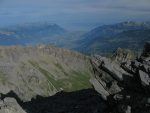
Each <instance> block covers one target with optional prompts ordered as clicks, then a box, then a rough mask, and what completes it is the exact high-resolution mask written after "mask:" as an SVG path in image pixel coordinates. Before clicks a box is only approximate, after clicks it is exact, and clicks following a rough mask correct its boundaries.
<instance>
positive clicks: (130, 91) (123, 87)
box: [90, 42, 150, 113]
mask: <svg viewBox="0 0 150 113" xmlns="http://www.w3.org/2000/svg"><path fill="white" fill-rule="evenodd" d="M117 54H119V53H117ZM120 55H122V53H121V54H120ZM119 61H121V60H120V59H119ZM91 63H92V65H93V72H94V77H92V78H91V80H90V81H91V83H92V84H93V87H94V88H95V89H96V90H97V92H99V93H100V94H101V97H102V98H103V99H105V100H106V101H107V102H108V108H109V109H110V111H109V113H150V43H149V42H147V43H146V44H145V48H144V50H143V53H142V54H141V56H140V58H136V59H135V60H133V61H128V60H122V62H119V63H118V62H116V61H112V60H111V59H109V58H105V57H101V56H98V55H94V56H92V57H91Z"/></svg>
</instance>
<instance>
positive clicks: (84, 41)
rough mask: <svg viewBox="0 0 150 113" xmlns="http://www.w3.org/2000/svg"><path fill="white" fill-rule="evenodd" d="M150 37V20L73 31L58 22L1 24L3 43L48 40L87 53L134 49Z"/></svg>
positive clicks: (1, 41) (37, 42)
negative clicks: (86, 30) (3, 26)
mask: <svg viewBox="0 0 150 113" xmlns="http://www.w3.org/2000/svg"><path fill="white" fill-rule="evenodd" d="M149 40H150V22H132V21H130V22H122V23H117V24H113V25H103V26H99V27H97V28H95V29H93V30H91V31H89V32H82V31H75V32H70V31H68V30H66V29H64V28H63V27H61V26H59V25H57V24H51V23H29V24H21V25H16V26H10V27H6V28H0V45H35V44H41V43H46V44H50V45H55V46H58V47H63V48H69V49H73V50H77V51H80V52H82V53H86V54H93V53H97V54H104V53H106V54H107V53H108V54H109V53H112V52H113V51H114V50H116V49H117V48H118V47H121V48H129V49H132V50H134V51H137V50H138V49H141V48H142V47H143V45H144V42H145V41H149Z"/></svg>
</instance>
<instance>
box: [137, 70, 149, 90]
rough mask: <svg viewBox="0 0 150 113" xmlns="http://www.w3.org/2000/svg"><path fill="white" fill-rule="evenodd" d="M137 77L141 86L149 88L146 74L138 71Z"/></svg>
mask: <svg viewBox="0 0 150 113" xmlns="http://www.w3.org/2000/svg"><path fill="white" fill-rule="evenodd" d="M139 77H140V80H141V84H142V85H143V86H144V87H146V86H149V85H150V77H149V75H148V74H147V73H145V72H143V71H141V70H139Z"/></svg>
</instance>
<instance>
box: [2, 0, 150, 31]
mask: <svg viewBox="0 0 150 113" xmlns="http://www.w3.org/2000/svg"><path fill="white" fill-rule="evenodd" d="M130 20H134V21H149V20H150V0H0V25H1V26H2V25H9V24H16V23H26V22H40V21H44V22H45V21H47V22H51V23H57V24H59V25H61V26H63V27H65V28H67V29H75V30H78V29H80V30H81V29H91V28H93V27H95V26H98V25H103V24H111V23H117V22H122V21H130Z"/></svg>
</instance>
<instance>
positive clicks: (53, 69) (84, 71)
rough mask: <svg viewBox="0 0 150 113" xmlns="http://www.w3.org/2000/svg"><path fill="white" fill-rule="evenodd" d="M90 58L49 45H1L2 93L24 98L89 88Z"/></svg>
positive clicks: (0, 88) (0, 89) (0, 70)
mask: <svg viewBox="0 0 150 113" xmlns="http://www.w3.org/2000/svg"><path fill="white" fill-rule="evenodd" d="M89 64H90V63H89V61H88V57H86V56H84V55H82V54H80V53H77V52H73V51H70V50H66V49H61V48H56V47H53V46H48V45H38V46H1V47H0V93H2V94H7V93H8V92H10V91H14V92H15V93H16V94H17V95H18V96H19V97H20V98H21V100H23V101H30V100H31V98H34V97H36V95H40V96H44V97H47V96H51V95H54V94H56V93H57V92H59V91H62V90H63V91H66V92H70V91H76V90H81V89H85V88H90V87H91V85H90V82H89V79H90V76H91V72H90V71H89V68H90V66H89Z"/></svg>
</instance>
